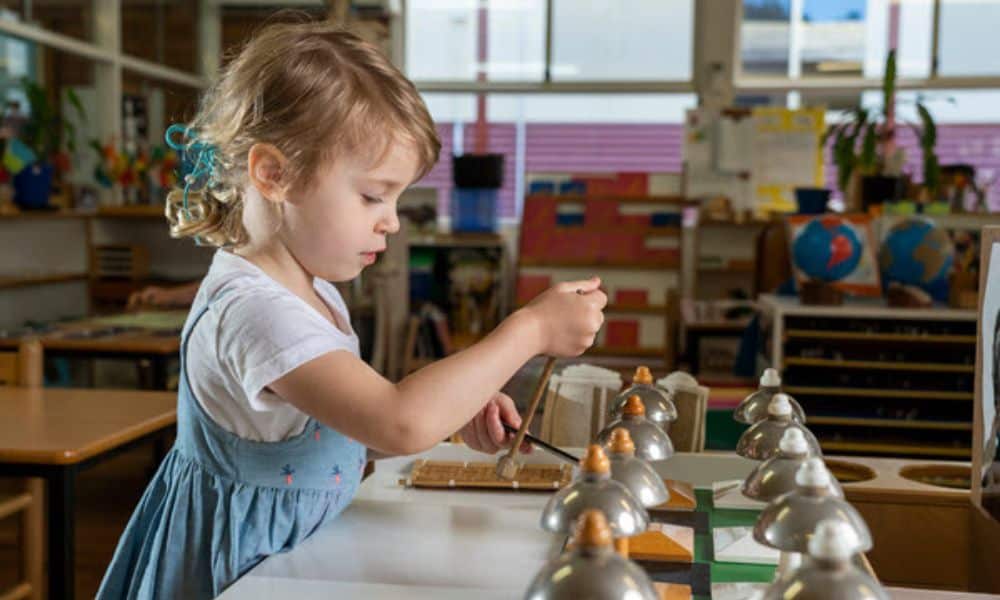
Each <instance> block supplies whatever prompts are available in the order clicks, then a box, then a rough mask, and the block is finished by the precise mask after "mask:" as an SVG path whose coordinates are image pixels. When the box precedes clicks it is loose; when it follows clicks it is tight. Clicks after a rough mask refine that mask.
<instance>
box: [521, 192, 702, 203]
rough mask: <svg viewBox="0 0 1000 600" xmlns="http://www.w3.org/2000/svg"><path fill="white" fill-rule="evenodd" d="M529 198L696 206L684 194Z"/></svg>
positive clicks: (538, 195)
mask: <svg viewBox="0 0 1000 600" xmlns="http://www.w3.org/2000/svg"><path fill="white" fill-rule="evenodd" d="M529 197H530V198H545V199H549V198H551V199H553V200H555V201H556V202H558V203H560V204H562V203H567V202H586V201H588V200H597V201H601V200H607V201H609V202H612V201H613V202H618V203H621V204H672V205H676V206H698V205H699V202H698V201H697V200H691V199H689V198H686V197H685V196H674V195H662V196H661V195H656V196H627V195H618V194H529Z"/></svg>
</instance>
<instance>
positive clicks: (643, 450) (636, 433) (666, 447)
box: [597, 394, 674, 461]
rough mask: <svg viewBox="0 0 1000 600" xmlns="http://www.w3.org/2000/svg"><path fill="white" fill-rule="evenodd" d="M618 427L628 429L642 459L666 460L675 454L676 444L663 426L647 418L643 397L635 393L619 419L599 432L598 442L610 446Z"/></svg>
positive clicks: (606, 447)
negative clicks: (612, 434)
mask: <svg viewBox="0 0 1000 600" xmlns="http://www.w3.org/2000/svg"><path fill="white" fill-rule="evenodd" d="M618 427H623V428H625V429H627V430H628V433H629V435H630V436H631V437H632V443H633V444H635V455H636V456H637V457H639V458H641V459H642V460H649V461H653V460H666V459H668V458H670V457H671V456H673V455H674V444H673V442H671V441H670V436H669V435H667V432H666V431H664V430H663V428H662V427H660V426H659V425H657V424H656V423H654V422H653V421H651V420H649V419H647V418H646V407H645V404H644V403H643V402H642V399H641V398H640V397H639V396H638V395H637V394H633V395H632V396H630V397H629V399H628V402H627V403H626V405H625V409H624V411H623V412H622V417H621V419H620V420H618V421H614V422H612V423H611V424H610V425H608V426H607V427H605V428H604V429H602V430H601V432H600V433H598V434H597V443H598V444H600V445H601V446H603V447H604V448H605V449H608V448H610V444H611V432H612V431H614V430H615V429H617V428H618Z"/></svg>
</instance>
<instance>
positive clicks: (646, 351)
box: [586, 346, 667, 356]
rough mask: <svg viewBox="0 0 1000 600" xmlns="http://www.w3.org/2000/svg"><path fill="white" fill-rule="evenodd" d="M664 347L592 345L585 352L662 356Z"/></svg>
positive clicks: (604, 354) (606, 354)
mask: <svg viewBox="0 0 1000 600" xmlns="http://www.w3.org/2000/svg"><path fill="white" fill-rule="evenodd" d="M666 352H667V351H666V349H664V348H634V347H631V346H623V347H618V346H594V347H592V348H590V349H589V350H587V352H586V353H587V354H594V355H596V356H663V355H665V354H666Z"/></svg>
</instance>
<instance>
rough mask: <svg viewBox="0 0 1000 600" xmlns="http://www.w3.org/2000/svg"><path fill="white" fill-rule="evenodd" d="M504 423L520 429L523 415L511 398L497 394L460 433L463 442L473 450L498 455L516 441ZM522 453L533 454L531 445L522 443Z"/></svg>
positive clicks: (500, 393)
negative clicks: (505, 428)
mask: <svg viewBox="0 0 1000 600" xmlns="http://www.w3.org/2000/svg"><path fill="white" fill-rule="evenodd" d="M503 423H507V424H508V425H511V426H513V427H520V426H521V415H520V414H518V412H517V407H515V406H514V401H513V400H511V399H510V396H508V395H507V394H504V393H503V392H497V393H496V394H494V395H493V397H492V398H491V399H490V401H489V402H487V403H486V406H484V407H483V408H482V410H480V411H479V413H478V414H477V415H476V416H475V417H473V418H472V420H471V421H469V422H468V423H466V424H465V427H462V429H460V430H459V432H458V433H459V435H461V436H462V441H464V442H465V444H466V445H467V446H469V447H470V448H472V449H473V450H478V451H480V452H485V453H486V454H496V452H497V451H499V450H501V449H503V448H509V447H510V445H511V443H512V442H513V441H514V434H513V433H507V432H506V431H504V428H503ZM520 451H521V452H522V453H525V454H527V453H529V452H531V444H530V443H529V442H527V441H525V442H522V443H521V449H520Z"/></svg>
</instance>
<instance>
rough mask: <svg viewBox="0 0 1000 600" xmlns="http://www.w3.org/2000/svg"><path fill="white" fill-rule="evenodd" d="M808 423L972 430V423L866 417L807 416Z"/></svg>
mask: <svg viewBox="0 0 1000 600" xmlns="http://www.w3.org/2000/svg"><path fill="white" fill-rule="evenodd" d="M806 419H807V423H806V425H849V426H854V427H889V428H893V429H896V428H900V429H939V430H945V431H972V423H968V422H953V423H949V422H944V421H917V420H909V419H868V418H864V417H823V416H815V417H814V416H812V415H808V416H807V417H806Z"/></svg>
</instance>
